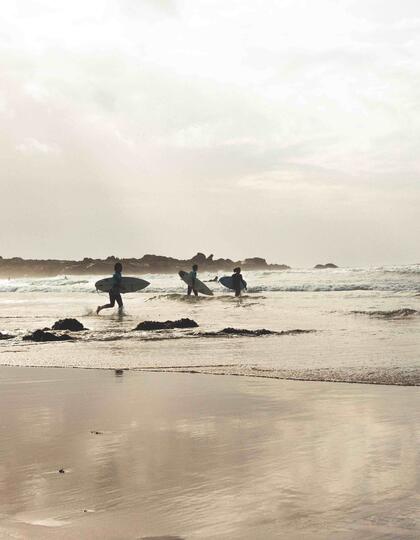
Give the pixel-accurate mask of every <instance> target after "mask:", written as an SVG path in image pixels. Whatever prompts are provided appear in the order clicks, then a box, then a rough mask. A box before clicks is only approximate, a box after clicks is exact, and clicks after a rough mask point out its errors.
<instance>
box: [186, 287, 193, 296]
mask: <svg viewBox="0 0 420 540" xmlns="http://www.w3.org/2000/svg"><path fill="white" fill-rule="evenodd" d="M191 292H192V287H190V286H189V285H188V290H187V294H188V296H189V295H190V294H191Z"/></svg>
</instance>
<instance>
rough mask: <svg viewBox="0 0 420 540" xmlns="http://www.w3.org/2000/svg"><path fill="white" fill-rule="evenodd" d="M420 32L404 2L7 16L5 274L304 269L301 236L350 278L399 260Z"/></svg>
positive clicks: (104, 6) (35, 7) (416, 136)
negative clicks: (207, 259)
mask: <svg viewBox="0 0 420 540" xmlns="http://www.w3.org/2000/svg"><path fill="white" fill-rule="evenodd" d="M419 29H420V7H419V6H418V4H417V2H416V3H411V2H406V3H403V5H400V6H398V5H397V4H395V5H392V6H390V5H387V6H383V3H380V5H379V3H375V2H374V1H370V0H368V1H367V2H362V1H361V0H343V1H340V2H336V1H332V0H319V1H318V2H312V1H308V0H293V1H292V0H281V1H274V0H273V1H271V0H270V1H268V2H267V3H266V4H265V5H264V9H261V7H260V6H258V5H257V4H255V2H251V1H243V0H241V1H236V0H234V1H232V2H222V1H221V0H215V1H214V2H205V1H201V0H194V1H193V0H178V1H176V2H171V1H164V0H162V1H160V2H159V1H157V0H156V1H152V0H148V1H146V0H143V1H134V0H106V1H102V0H92V1H91V2H82V1H81V0H75V1H74V2H72V4H71V5H70V4H68V5H67V4H60V6H58V4H57V2H56V1H54V0H42V2H39V1H38V2H35V1H33V0H21V2H18V3H17V2H12V1H11V0H6V2H5V5H4V8H3V17H2V21H1V22H0V61H1V64H2V72H1V74H0V119H1V121H2V133H1V134H0V160H1V166H2V170H3V171H5V174H4V177H3V180H2V190H3V194H6V195H7V197H8V201H9V204H8V208H6V210H5V211H4V212H3V214H2V216H0V227H1V229H2V230H4V229H5V227H6V226H7V225H8V224H9V223H11V222H13V224H14V232H13V233H12V234H11V235H9V236H8V241H7V242H8V243H7V244H5V245H4V247H3V249H4V250H5V251H4V253H3V255H8V254H17V255H19V254H20V255H30V256H63V257H64V256H82V255H89V254H92V255H98V256H99V255H107V254H109V253H110V252H115V253H117V252H119V253H120V254H126V255H136V254H141V253H143V252H144V251H149V252H150V251H155V252H156V251H158V252H164V251H168V253H171V254H173V255H189V254H191V252H194V251H196V250H198V249H200V250H206V249H207V248H208V249H209V251H212V252H216V253H217V252H219V253H221V254H224V255H229V256H232V257H237V258H241V257H243V256H247V255H250V254H252V253H253V250H254V249H256V247H257V246H258V242H259V241H262V240H261V239H262V238H263V239H264V241H263V245H262V247H261V249H263V251H264V252H263V253H262V254H263V255H264V254H265V255H267V256H268V257H269V258H271V259H272V260H277V259H281V260H286V262H287V261H289V262H291V263H294V262H298V263H302V264H303V263H308V264H311V263H312V260H310V258H311V257H312V254H308V250H309V248H308V249H306V248H307V245H306V243H307V240H305V238H307V231H308V227H310V228H311V230H313V231H318V234H317V235H316V237H315V238H313V237H311V239H310V242H311V248H310V249H311V250H312V249H313V250H314V252H315V251H316V249H319V251H320V252H321V251H323V250H324V251H329V254H330V255H331V257H332V256H333V255H334V253H337V256H339V257H341V258H342V259H343V260H344V261H347V262H349V263H350V262H353V259H354V257H355V256H360V260H358V261H357V262H358V263H360V264H361V263H363V262H366V261H377V262H378V263H382V262H387V261H389V262H403V261H402V259H404V260H406V261H410V260H413V258H414V259H415V258H416V253H417V244H418V240H417V238H418V233H419V232H420V231H419V225H418V224H417V223H418V220H417V219H416V218H415V212H414V210H413V203H414V202H416V201H419V190H420V187H419V186H420V183H419V174H420V161H419V158H418V155H417V154H418V152H417V149H418V147H419V144H420V120H419V117H418V115H417V114H416V111H417V110H418V108H419V106H420V95H419V93H418V91H417V88H418V87H419V84H420V38H419V37H418V36H419V34H418V30H419ZM22 193H26V194H27V195H29V198H28V197H26V199H25V198H23V197H22ZM33 203H35V204H33ZM390 213H392V219H390ZM24 216H27V217H26V218H25V217H24ZM326 216H329V219H332V218H334V220H335V231H334V235H333V236H331V235H330V236H329V237H326V238H322V234H326V235H328V234H329V233H330V230H329V229H330V228H331V227H330V224H328V225H326ZM410 219H413V223H411V225H410V222H409V220H410ZM352 220H353V224H352V226H350V224H351V223H352ZM55 221H56V222H58V223H60V224H61V229H62V231H64V232H61V233H60V234H58V232H57V227H54V222H55ZM391 222H392V227H393V228H394V229H395V228H397V229H401V230H404V231H405V234H404V235H403V237H402V238H401V239H398V241H397V240H394V239H393V237H392V236H391V235H390V223H391ZM33 223H38V226H37V227H38V228H37V227H33V226H32V224H33ZM191 223H192V224H193V226H191ZM377 223H380V225H381V226H379V225H377ZM186 224H187V225H186ZM251 224H252V226H251ZM236 225H237V226H239V227H240V228H241V229H242V230H246V231H247V234H246V235H245V234H243V235H239V238H237V237H235V240H234V241H233V240H232V235H230V234H226V231H228V230H231V229H232V227H235V226H236ZM350 227H351V228H352V229H353V231H352V232H353V234H354V235H356V236H359V237H361V236H365V237H366V238H367V239H368V240H369V242H371V245H370V246H369V245H368V244H366V245H365V246H364V250H365V252H364V253H363V252H362V251H361V252H360V254H357V251H356V249H355V248H352V249H350V248H348V247H347V246H346V242H343V241H342V239H343V238H348V231H349V228H350ZM367 228H368V229H369V230H367ZM29 229H30V232H29V234H27V231H28V230H29ZM278 229H280V230H288V231H289V234H288V235H286V236H285V238H284V239H283V241H282V243H281V245H280V244H279V242H278V239H277V236H278V235H277V232H276V231H277V230H278ZM92 230H94V231H96V232H95V234H94V235H92V234H90V233H89V234H88V233H87V231H92ZM186 230H188V235H187V236H188V239H187V238H186V232H185V231H186ZM133 231H135V234H133ZM169 231H170V233H171V234H169ZM375 234H376V235H379V236H380V237H381V238H382V241H379V239H378V241H377V242H376V241H374V240H373V238H374V235H375ZM340 235H341V236H340ZM93 237H94V240H93V239H92V238H93ZM37 238H42V239H43V240H42V243H41V244H40V243H39V242H37ZM387 238H389V239H390V240H389V242H390V243H389V244H387V241H386V239H387ZM115 246H117V248H118V249H116V247H115ZM259 252H260V254H261V251H259ZM331 257H330V258H331ZM396 259H398V260H396Z"/></svg>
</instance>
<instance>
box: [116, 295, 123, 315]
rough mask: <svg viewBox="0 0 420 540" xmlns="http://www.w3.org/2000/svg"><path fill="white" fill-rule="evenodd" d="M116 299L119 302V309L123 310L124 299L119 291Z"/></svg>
mask: <svg viewBox="0 0 420 540" xmlns="http://www.w3.org/2000/svg"><path fill="white" fill-rule="evenodd" d="M115 300H116V301H117V304H118V309H119V310H120V311H121V310H122V308H123V305H124V304H123V301H122V298H121V294H120V293H118V294H116V295H115Z"/></svg>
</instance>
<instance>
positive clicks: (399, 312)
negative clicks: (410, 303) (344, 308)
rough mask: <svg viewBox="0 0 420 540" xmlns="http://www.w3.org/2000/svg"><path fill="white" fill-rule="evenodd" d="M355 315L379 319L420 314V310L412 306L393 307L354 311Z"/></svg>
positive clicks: (403, 317) (402, 317) (401, 317)
mask: <svg viewBox="0 0 420 540" xmlns="http://www.w3.org/2000/svg"><path fill="white" fill-rule="evenodd" d="M352 313H353V314H354V315H368V316H369V317H376V318H378V319H405V318H406V317H415V316H418V315H420V311H417V310H415V309H411V308H401V309H393V310H389V311H352Z"/></svg>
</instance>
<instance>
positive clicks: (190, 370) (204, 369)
mask: <svg viewBox="0 0 420 540" xmlns="http://www.w3.org/2000/svg"><path fill="white" fill-rule="evenodd" d="M0 359H1V356H0ZM3 367H6V368H28V369H38V368H39V369H81V370H98V371H117V370H121V371H123V372H134V373H136V372H141V373H182V374H185V375H211V376H219V377H244V378H250V379H253V378H254V379H267V380H277V381H292V382H293V381H296V382H312V383H329V384H334V383H337V384H351V385H363V386H369V385H372V386H386V387H390V386H391V387H392V386H396V387H399V388H417V387H419V386H420V372H419V373H416V374H415V377H416V379H415V381H406V382H387V381H374V380H368V379H365V380H363V379H361V378H357V376H356V377H355V378H354V379H353V380H349V377H348V376H347V379H346V380H345V379H344V378H342V379H339V378H325V377H324V378H321V377H318V378H316V377H315V376H313V375H312V376H311V375H309V376H308V377H306V378H305V377H303V376H292V375H287V374H284V375H280V374H278V372H276V371H275V370H272V371H271V374H270V373H267V371H270V370H261V371H265V373H256V372H257V371H258V369H256V368H249V369H248V370H246V371H244V370H242V371H241V372H237V371H235V370H234V369H233V370H231V371H218V368H220V367H223V366H213V367H214V369H213V370H212V369H209V366H167V367H161V368H159V367H147V366H146V367H121V366H119V367H116V366H115V367H101V366H71V365H66V366H63V365H61V366H60V365H45V364H44V365H36V364H26V365H23V364H13V363H12V364H6V363H4V364H3V363H0V369H1V368H3ZM326 369H327V368H326ZM366 370H367V371H368V372H369V373H370V374H371V373H372V368H366ZM307 371H309V370H307ZM328 371H331V369H330V368H328ZM389 371H392V373H394V374H395V368H389ZM408 377H409V376H408ZM417 379H418V380H417Z"/></svg>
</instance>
